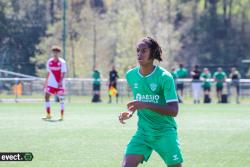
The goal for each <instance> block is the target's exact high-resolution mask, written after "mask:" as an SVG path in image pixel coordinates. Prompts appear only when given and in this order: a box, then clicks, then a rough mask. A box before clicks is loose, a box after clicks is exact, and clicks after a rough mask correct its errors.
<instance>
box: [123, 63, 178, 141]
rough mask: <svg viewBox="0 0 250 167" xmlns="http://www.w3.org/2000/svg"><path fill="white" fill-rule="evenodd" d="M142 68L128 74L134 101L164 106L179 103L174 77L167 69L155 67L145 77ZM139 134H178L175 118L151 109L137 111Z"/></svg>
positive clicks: (132, 70)
mask: <svg viewBox="0 0 250 167" xmlns="http://www.w3.org/2000/svg"><path fill="white" fill-rule="evenodd" d="M139 70H140V67H136V68H133V69H131V70H130V71H128V72H127V74H126V79H127V82H128V84H129V86H130V88H131V89H132V92H133V96H134V100H138V101H142V102H149V103H155V104H159V105H163V104H166V103H169V102H178V98H177V95H176V91H175V84H174V80H173V77H172V75H171V74H170V73H169V72H167V71H166V70H165V69H163V68H161V67H159V66H155V68H154V70H153V72H152V73H151V74H149V75H147V76H143V75H142V74H140V72H139ZM137 115H138V130H137V132H138V133H141V134H143V135H149V136H161V135H165V134H166V132H174V133H176V123H175V120H174V118H173V117H171V116H168V115H162V114H160V113H157V112H154V111H151V110H150V109H140V110H137Z"/></svg>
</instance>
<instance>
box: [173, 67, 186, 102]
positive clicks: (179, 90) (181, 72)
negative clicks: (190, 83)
mask: <svg viewBox="0 0 250 167" xmlns="http://www.w3.org/2000/svg"><path fill="white" fill-rule="evenodd" d="M176 76H177V85H176V86H177V94H178V97H179V102H180V103H182V102H183V91H184V82H183V81H180V80H178V79H183V78H187V77H188V72H187V69H186V68H184V67H183V64H179V68H178V69H177V70H176Z"/></svg>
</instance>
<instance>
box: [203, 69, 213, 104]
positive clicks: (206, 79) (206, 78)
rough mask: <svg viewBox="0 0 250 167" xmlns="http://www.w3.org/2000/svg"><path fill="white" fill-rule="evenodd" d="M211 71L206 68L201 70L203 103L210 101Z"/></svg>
mask: <svg viewBox="0 0 250 167" xmlns="http://www.w3.org/2000/svg"><path fill="white" fill-rule="evenodd" d="M210 79H211V73H210V71H209V70H208V68H204V69H203V72H202V73H201V80H202V88H203V94H204V103H210V102H211V97H210V91H211V81H210Z"/></svg>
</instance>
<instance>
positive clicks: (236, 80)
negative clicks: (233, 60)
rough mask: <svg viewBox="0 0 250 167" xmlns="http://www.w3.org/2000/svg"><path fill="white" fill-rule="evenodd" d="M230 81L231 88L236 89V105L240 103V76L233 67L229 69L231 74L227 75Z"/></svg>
mask: <svg viewBox="0 0 250 167" xmlns="http://www.w3.org/2000/svg"><path fill="white" fill-rule="evenodd" d="M229 77H230V79H231V86H233V87H235V89H236V103H237V104H239V103H240V99H239V98H240V78H241V75H240V73H239V71H238V70H236V68H235V67H233V68H231V73H230V75H229Z"/></svg>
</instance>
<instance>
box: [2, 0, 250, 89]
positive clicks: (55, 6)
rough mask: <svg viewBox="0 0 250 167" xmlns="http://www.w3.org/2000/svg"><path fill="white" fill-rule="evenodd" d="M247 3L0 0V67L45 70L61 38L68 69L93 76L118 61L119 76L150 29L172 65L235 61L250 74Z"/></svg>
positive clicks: (238, 0) (231, 63) (232, 63)
mask: <svg viewBox="0 0 250 167" xmlns="http://www.w3.org/2000/svg"><path fill="white" fill-rule="evenodd" d="M249 8H250V1H249V0H43V1H40V0H1V1H0V43H1V45H0V69H2V70H6V71H10V72H16V73H19V74H25V75H29V76H36V77H45V74H46V70H45V64H46V61H47V60H48V59H49V58H50V57H51V46H52V45H54V44H59V45H61V46H62V48H63V52H62V57H63V58H64V59H66V61H67V66H68V73H67V77H69V78H91V77H92V71H93V69H94V67H96V69H98V70H99V71H100V73H101V76H102V78H103V79H106V78H108V75H109V71H110V70H111V67H112V65H115V66H116V69H117V71H118V73H119V76H120V78H124V74H125V72H126V71H127V70H128V69H130V68H132V67H134V66H135V65H136V59H135V56H136V52H135V46H136V43H137V42H138V40H139V39H140V38H141V37H143V36H152V37H153V38H155V39H156V40H157V41H158V42H159V43H160V45H161V46H162V48H163V55H164V56H163V58H164V60H163V62H161V66H163V67H164V68H166V69H167V70H169V71H170V70H171V69H172V68H173V67H175V68H177V67H178V65H179V64H180V63H182V64H183V65H184V67H185V68H187V69H188V70H191V68H192V67H193V66H194V65H195V64H199V65H200V67H201V68H204V67H208V68H209V70H210V72H211V73H214V72H215V71H216V69H217V67H222V68H223V70H224V71H225V72H226V73H227V74H228V73H229V71H230V69H231V68H232V67H236V68H237V69H238V71H239V72H240V73H241V77H242V78H249V77H250V64H249V63H250V60H249V59H250V43H249V41H250V11H249ZM9 76H10V75H9V73H6V72H1V73H0V77H2V78H4V77H9ZM19 76H20V75H19ZM0 85H1V84H0ZM41 85H42V82H41ZM39 87H40V86H39ZM41 88H42V87H40V89H41ZM31 89H32V88H31ZM34 89H35V88H34ZM86 90H89V88H88V89H86ZM90 91H91V90H90Z"/></svg>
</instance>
